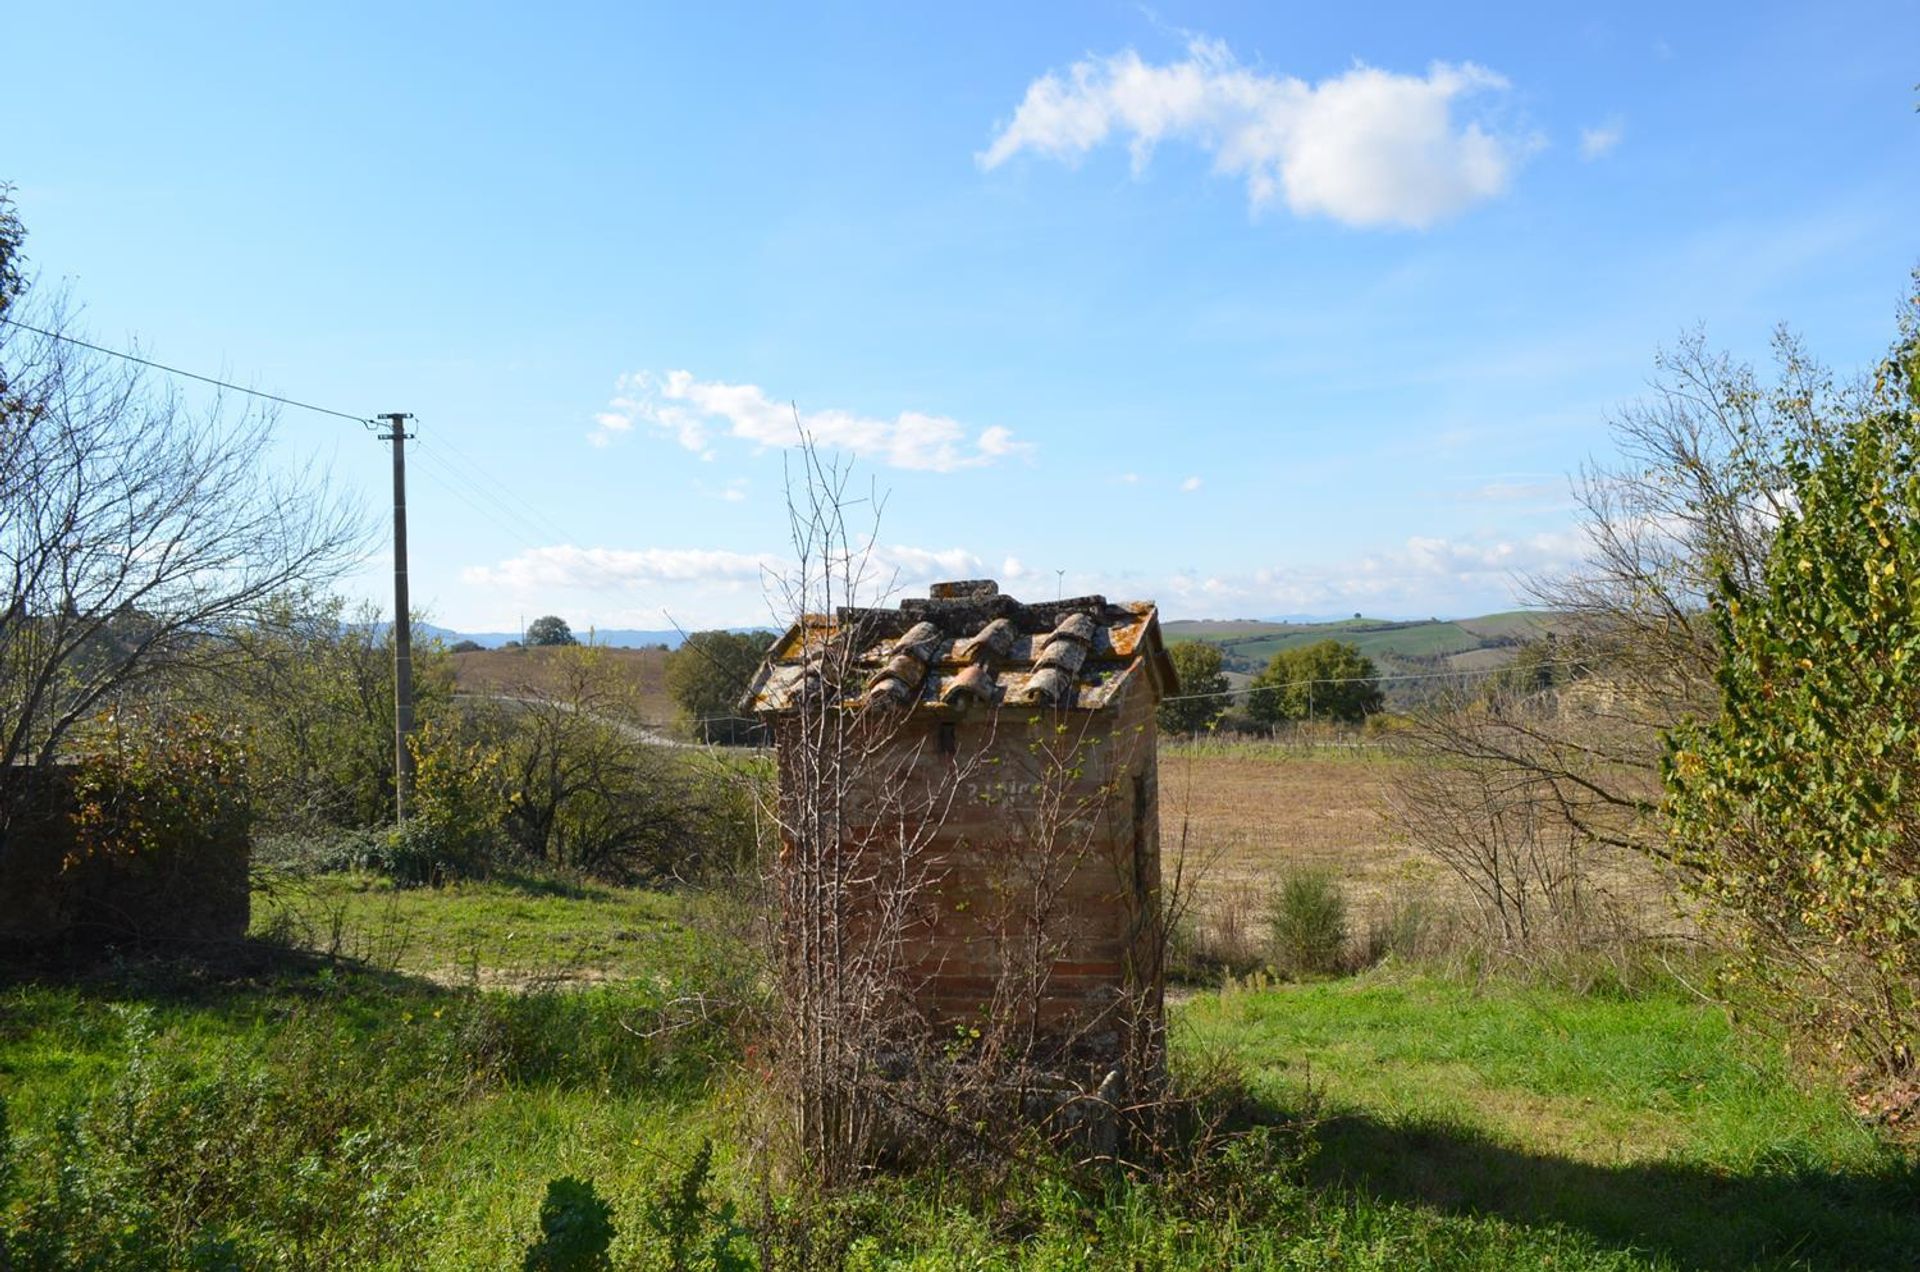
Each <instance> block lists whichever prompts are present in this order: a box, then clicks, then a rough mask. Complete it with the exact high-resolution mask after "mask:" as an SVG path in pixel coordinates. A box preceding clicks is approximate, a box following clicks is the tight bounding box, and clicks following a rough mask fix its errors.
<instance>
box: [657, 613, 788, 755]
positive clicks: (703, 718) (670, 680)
mask: <svg viewBox="0 0 1920 1272" xmlns="http://www.w3.org/2000/svg"><path fill="white" fill-rule="evenodd" d="M772 644H773V634H772V633H771V632H726V631H713V632H695V633H693V634H692V635H691V636H689V637H687V639H686V641H685V643H683V644H682V645H681V646H680V648H678V649H676V650H674V651H673V653H672V654H670V655H668V656H667V692H668V693H669V694H671V695H672V696H673V701H674V704H675V705H676V706H678V707H679V708H680V715H681V720H682V723H683V724H684V725H685V726H686V728H687V730H688V731H689V732H690V733H691V734H692V735H693V736H695V737H697V738H699V739H700V740H701V741H703V742H719V743H722V744H733V743H739V742H744V741H746V740H748V739H749V738H750V737H754V736H757V731H758V728H759V726H758V724H757V722H755V721H753V720H750V719H746V718H743V717H742V716H741V713H740V697H741V695H742V694H744V693H746V691H747V685H748V683H749V682H750V681H751V680H752V679H753V673H754V672H755V671H756V670H758V669H759V666H760V660H761V659H762V658H765V657H766V654H767V648H768V647H769V646H770V645H772Z"/></svg>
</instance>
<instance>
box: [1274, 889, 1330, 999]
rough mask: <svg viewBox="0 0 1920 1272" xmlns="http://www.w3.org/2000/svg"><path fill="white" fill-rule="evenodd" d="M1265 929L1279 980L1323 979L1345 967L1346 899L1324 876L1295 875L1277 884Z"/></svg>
mask: <svg viewBox="0 0 1920 1272" xmlns="http://www.w3.org/2000/svg"><path fill="white" fill-rule="evenodd" d="M1268 924H1269V927H1270V930H1271V931H1272V933H1273V966H1274V969H1275V970H1276V971H1278V972H1280V973H1281V974H1282V975H1285V976H1295V977H1298V976H1313V975H1327V974H1330V973H1333V972H1338V971H1341V970H1343V969H1344V968H1345V967H1346V966H1347V899H1346V896H1345V894H1343V893H1342V892H1341V890H1340V881H1339V880H1338V879H1336V878H1335V877H1334V876H1333V875H1332V874H1331V873H1330V872H1328V871H1325V870H1301V871H1297V872H1295V873H1294V874H1290V875H1288V876H1287V877H1286V878H1285V879H1284V880H1282V881H1281V884H1280V890H1279V891H1278V892H1276V893H1275V894H1274V897H1273V905H1272V909H1271V910H1270V911H1269V913H1268Z"/></svg>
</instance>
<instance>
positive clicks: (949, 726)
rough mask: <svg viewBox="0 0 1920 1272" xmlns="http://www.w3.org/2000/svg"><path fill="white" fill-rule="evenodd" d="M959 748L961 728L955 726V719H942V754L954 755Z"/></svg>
mask: <svg viewBox="0 0 1920 1272" xmlns="http://www.w3.org/2000/svg"><path fill="white" fill-rule="evenodd" d="M959 749H960V736H959V730H957V729H956V728H955V727H954V724H953V721H951V720H943V721H941V723H940V754H942V755H952V754H954V753H955V752H957V751H958V750H959Z"/></svg>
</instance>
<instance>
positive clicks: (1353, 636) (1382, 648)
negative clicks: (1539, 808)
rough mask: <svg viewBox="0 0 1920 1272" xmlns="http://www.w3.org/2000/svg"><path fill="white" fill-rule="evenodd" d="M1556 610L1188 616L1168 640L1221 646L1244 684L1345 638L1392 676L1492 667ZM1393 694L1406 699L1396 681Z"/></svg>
mask: <svg viewBox="0 0 1920 1272" xmlns="http://www.w3.org/2000/svg"><path fill="white" fill-rule="evenodd" d="M1554 626H1555V616H1554V615H1552V614H1542V613H1530V612H1527V611H1524V610H1513V611H1509V612H1506V613H1501V614H1486V615H1482V616H1481V617H1479V618H1461V619H1436V618H1429V619H1413V620H1400V619H1385V618H1364V617H1356V618H1348V619H1341V620H1339V621H1337V622H1326V623H1299V622H1266V621H1263V620H1260V619H1225V620H1214V619H1198V620H1192V619H1185V620H1180V621H1177V622H1170V623H1166V624H1164V625H1163V626H1162V632H1163V634H1164V635H1165V637H1166V639H1167V641H1168V643H1170V644H1178V643H1180V642H1182V641H1191V640H1199V641H1205V642H1207V643H1208V644H1211V645H1218V646H1219V647H1220V649H1221V651H1222V652H1223V653H1224V654H1225V655H1226V662H1227V671H1228V675H1229V678H1230V679H1231V680H1233V681H1234V683H1235V684H1236V685H1238V684H1241V683H1244V681H1245V679H1246V678H1247V677H1249V676H1251V675H1253V673H1255V672H1257V671H1259V670H1260V669H1261V668H1262V667H1264V666H1266V664H1267V660H1268V659H1270V658H1272V657H1273V656H1274V655H1275V654H1276V653H1278V652H1280V651H1281V650H1283V649H1293V648H1297V647H1299V646H1301V645H1311V644H1313V643H1314V642H1315V641H1321V640H1339V641H1344V642H1346V643H1347V644H1350V645H1354V646H1356V647H1358V649H1359V650H1360V652H1361V653H1363V654H1365V655H1366V656H1367V657H1369V658H1371V659H1373V661H1374V664H1375V665H1376V666H1378V667H1379V668H1380V670H1381V672H1382V673H1383V674H1384V675H1387V676H1398V675H1410V674H1411V675H1419V674H1424V673H1429V672H1442V671H1459V672H1478V671H1490V670H1492V669H1494V668H1497V667H1500V666H1502V665H1504V664H1505V663H1507V662H1508V661H1510V660H1511V659H1512V658H1513V656H1514V651H1515V650H1517V649H1518V648H1519V647H1520V646H1521V645H1523V644H1525V643H1526V642H1528V641H1530V640H1537V639H1539V638H1541V637H1542V636H1545V635H1546V634H1547V633H1549V632H1550V631H1552V630H1553V628H1554ZM1388 697H1389V700H1393V699H1395V698H1401V697H1404V695H1402V694H1396V693H1395V692H1394V689H1393V685H1392V684H1391V683H1389V684H1388Z"/></svg>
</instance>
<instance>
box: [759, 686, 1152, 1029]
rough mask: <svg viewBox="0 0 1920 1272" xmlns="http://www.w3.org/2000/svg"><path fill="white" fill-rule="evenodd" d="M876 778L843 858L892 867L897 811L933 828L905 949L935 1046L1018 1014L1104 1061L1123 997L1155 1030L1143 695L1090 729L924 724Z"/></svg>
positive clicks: (1026, 716)
mask: <svg viewBox="0 0 1920 1272" xmlns="http://www.w3.org/2000/svg"><path fill="white" fill-rule="evenodd" d="M943 725H944V726H945V727H947V728H949V729H950V730H951V733H950V735H949V736H950V739H951V746H952V750H951V751H950V752H949V751H947V750H944V749H943V746H942V738H941V730H942V727H943ZM789 756H790V752H788V751H787V750H786V749H784V748H783V750H782V780H783V784H786V785H787V786H789V787H790V786H791V785H792V783H793V776H792V768H791V765H790V762H789ZM868 774H869V776H870V778H871V779H872V781H873V783H874V785H875V786H876V787H884V790H878V789H866V790H864V791H861V792H857V793H856V795H855V798H854V799H853V800H852V801H851V803H850V807H851V810H852V816H851V818H850V825H849V830H848V834H847V836H846V840H847V843H848V845H849V848H848V850H849V851H855V852H858V851H861V848H860V847H859V846H861V845H866V848H865V851H868V852H872V853H874V854H875V856H876V858H878V857H880V856H884V852H885V849H884V848H882V847H881V845H884V844H887V843H890V842H897V838H895V839H890V838H889V831H888V825H889V818H894V819H897V818H898V817H899V814H900V813H901V811H902V810H903V809H909V808H921V807H929V806H930V807H931V808H932V809H933V810H934V811H933V815H934V816H935V817H936V818H937V819H939V825H938V829H937V830H936V831H934V832H933V835H932V839H931V842H930V844H929V845H928V848H927V855H926V858H925V868H926V877H927V879H928V881H929V882H928V885H927V886H926V888H925V890H924V891H923V892H922V893H921V894H920V895H919V897H918V898H917V900H918V905H917V906H916V907H915V909H914V911H913V913H912V915H911V917H910V918H909V920H908V925H907V927H908V930H907V931H906V933H905V936H906V947H907V950H908V952H909V963H910V971H909V981H910V984H911V987H912V989H913V990H914V992H915V995H916V997H917V1000H918V1004H919V1006H920V1008H921V1010H922V1011H923V1012H924V1013H925V1014H926V1015H927V1017H928V1018H929V1020H930V1021H931V1022H932V1023H933V1024H934V1025H935V1027H936V1029H937V1030H938V1029H944V1028H950V1027H951V1026H953V1025H955V1024H960V1025H964V1024H967V1023H969V1022H977V1021H979V1020H980V1019H981V1018H982V1017H983V1016H984V1015H985V1014H987V1013H990V1012H993V1011H995V1010H1002V1011H1004V1010H1007V1009H1008V1008H1009V1006H1010V1005H1015V1004H1017V1005H1018V1006H1020V1007H1021V1008H1022V1009H1024V1010H1029V1011H1031V1012H1033V1013H1034V1016H1035V1018H1036V1023H1037V1025H1038V1027H1039V1030H1040V1032H1041V1033H1042V1034H1043V1035H1048V1036H1051V1037H1052V1038H1054V1039H1057V1040H1059V1041H1062V1042H1071V1043H1073V1044H1074V1045H1075V1047H1076V1049H1079V1050H1084V1051H1091V1052H1094V1053H1109V1054H1110V1053H1113V1052H1115V1051H1116V1050H1117V1049H1118V1048H1119V1047H1120V1046H1121V1041H1122V1040H1121V1039H1120V1037H1119V1030H1120V1029H1121V1027H1122V1025H1123V1024H1124V1020H1123V1014H1122V1013H1121V1012H1119V1011H1118V1010H1117V1009H1118V1008H1119V1007H1120V1005H1121V1004H1122V1002H1123V1000H1124V999H1125V998H1126V997H1127V996H1128V995H1129V994H1135V995H1140V996H1142V997H1141V999H1140V1001H1144V1002H1145V1003H1146V1004H1148V1006H1149V1009H1150V1011H1151V1012H1152V1013H1153V1015H1154V1017H1155V1018H1156V1022H1157V1017H1158V1014H1159V1010H1160V988H1161V987H1160V974H1159V973H1160V958H1159V947H1158V944H1157V942H1158V939H1159V927H1158V905H1159V890H1160V853H1159V833H1158V826H1159V808H1158V794H1159V793H1158V781H1157V772H1156V765H1155V735H1154V720H1153V709H1152V695H1151V693H1150V692H1149V691H1148V690H1147V688H1146V686H1145V685H1144V684H1143V685H1142V686H1140V688H1139V689H1138V691H1136V692H1134V693H1131V694H1128V695H1127V696H1126V697H1125V698H1124V699H1123V700H1122V701H1121V702H1119V703H1116V704H1115V705H1114V706H1113V707H1111V708H1109V709H1107V710H1104V711H1100V712H1097V713H1087V712H1072V711H1068V712H1056V711H1052V710H1034V709H1022V708H1013V707H1007V708H1002V709H1000V710H998V711H981V712H976V713H973V714H971V715H968V716H963V717H960V718H957V719H956V718H954V717H951V716H947V717H941V716H938V715H935V714H933V713H920V712H916V713H914V714H913V715H912V716H909V717H907V718H906V719H905V721H904V723H902V724H901V725H900V727H899V731H898V733H897V734H896V735H894V736H893V737H892V738H891V740H890V743H889V746H888V747H887V748H886V749H885V750H884V751H883V753H881V754H879V755H876V756H874V757H873V759H872V762H871V763H870V764H869V765H868ZM948 791H950V792H951V794H952V798H951V800H950V801H949V800H946V799H944V798H943V797H942V793H943V792H948ZM786 793H787V794H789V795H791V794H792V791H791V790H790V789H789V790H788V791H787V792H786ZM863 814H864V816H863ZM895 833H896V834H897V831H896V832H895ZM855 910H856V913H855V915H854V916H853V919H852V924H853V925H854V926H856V927H861V926H863V925H864V924H866V923H867V922H869V921H870V920H871V916H870V915H866V914H862V913H860V912H859V911H860V907H859V905H858V900H857V898H856V905H855Z"/></svg>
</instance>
